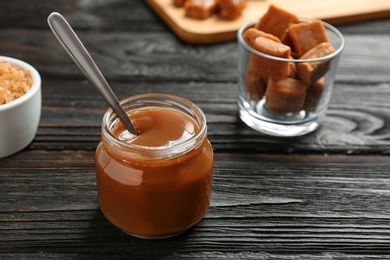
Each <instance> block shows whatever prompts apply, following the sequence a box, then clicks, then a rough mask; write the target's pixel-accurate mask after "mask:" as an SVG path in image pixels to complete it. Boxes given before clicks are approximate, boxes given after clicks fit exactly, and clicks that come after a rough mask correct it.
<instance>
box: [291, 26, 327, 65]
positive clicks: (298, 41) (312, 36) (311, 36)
mask: <svg viewBox="0 0 390 260" xmlns="http://www.w3.org/2000/svg"><path fill="white" fill-rule="evenodd" d="M288 36H289V37H288V38H289V39H290V41H291V42H292V44H293V46H294V51H295V52H296V53H297V56H298V57H301V56H302V55H303V54H305V53H306V52H307V51H308V50H310V49H311V48H313V47H314V46H317V45H318V44H320V43H323V42H329V39H328V36H327V35H326V30H325V27H324V25H323V23H322V22H321V21H320V20H316V21H313V22H307V23H306V22H302V23H298V24H292V25H291V26H290V28H289V31H288Z"/></svg>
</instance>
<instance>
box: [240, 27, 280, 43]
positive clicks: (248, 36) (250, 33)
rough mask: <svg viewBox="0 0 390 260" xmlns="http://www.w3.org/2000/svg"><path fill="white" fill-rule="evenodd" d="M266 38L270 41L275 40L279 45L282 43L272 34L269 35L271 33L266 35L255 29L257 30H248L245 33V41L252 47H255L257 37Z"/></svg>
mask: <svg viewBox="0 0 390 260" xmlns="http://www.w3.org/2000/svg"><path fill="white" fill-rule="evenodd" d="M260 36H261V37H264V38H267V39H270V40H273V41H275V42H278V43H282V42H281V41H280V40H279V38H278V37H276V36H273V35H272V34H269V33H266V32H263V31H260V30H258V29H255V28H249V29H248V30H246V31H245V32H244V36H243V38H244V41H245V42H246V43H247V44H248V45H249V46H251V47H253V43H254V42H255V40H256V38H257V37H260Z"/></svg>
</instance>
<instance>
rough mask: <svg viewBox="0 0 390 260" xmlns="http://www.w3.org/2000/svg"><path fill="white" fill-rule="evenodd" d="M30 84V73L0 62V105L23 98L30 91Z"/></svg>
mask: <svg viewBox="0 0 390 260" xmlns="http://www.w3.org/2000/svg"><path fill="white" fill-rule="evenodd" d="M32 83H33V81H32V78H31V75H30V71H28V70H24V69H22V68H20V67H18V66H16V65H14V64H11V63H7V62H0V105H3V104H7V103H9V102H11V101H13V100H15V99H17V98H19V97H21V96H23V95H24V94H25V93H27V91H29V90H30V88H31V86H32Z"/></svg>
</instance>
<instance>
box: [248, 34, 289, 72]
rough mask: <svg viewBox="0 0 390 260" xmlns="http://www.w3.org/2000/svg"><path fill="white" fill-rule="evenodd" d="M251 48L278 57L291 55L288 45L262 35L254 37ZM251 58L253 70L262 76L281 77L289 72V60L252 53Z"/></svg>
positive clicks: (286, 57)
mask: <svg viewBox="0 0 390 260" xmlns="http://www.w3.org/2000/svg"><path fill="white" fill-rule="evenodd" d="M253 49H255V50H257V51H259V52H262V53H264V54H267V55H270V56H275V57H279V58H285V59H288V58H289V57H290V56H291V55H290V54H291V49H290V47H289V46H287V45H284V44H282V43H278V42H275V41H273V40H270V39H267V38H265V37H262V36H260V37H257V38H256V39H255V41H254V43H253ZM251 59H252V60H251V62H252V65H253V69H254V71H255V72H256V73H258V74H260V75H261V76H263V77H266V78H275V79H282V78H286V77H287V76H288V75H289V74H290V64H289V62H284V61H278V60H272V59H270V58H266V57H262V56H259V55H256V54H252V56H251Z"/></svg>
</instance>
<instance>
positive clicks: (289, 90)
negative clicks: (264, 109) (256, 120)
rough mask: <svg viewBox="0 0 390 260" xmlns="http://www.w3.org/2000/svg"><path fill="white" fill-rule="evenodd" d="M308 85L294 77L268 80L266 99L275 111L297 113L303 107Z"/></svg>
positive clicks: (270, 109) (272, 110)
mask: <svg viewBox="0 0 390 260" xmlns="http://www.w3.org/2000/svg"><path fill="white" fill-rule="evenodd" d="M306 91H307V85H306V84H305V83H304V82H302V81H300V80H296V79H293V78H285V79H282V80H274V79H269V80H268V86H267V90H266V92H265V101H266V104H267V106H268V109H269V111H271V112H274V113H296V112H299V111H300V110H301V109H302V108H303V104H304V102H305V97H306Z"/></svg>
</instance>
